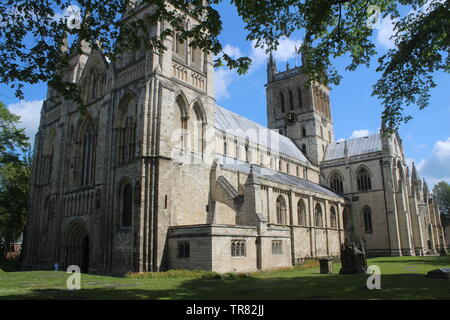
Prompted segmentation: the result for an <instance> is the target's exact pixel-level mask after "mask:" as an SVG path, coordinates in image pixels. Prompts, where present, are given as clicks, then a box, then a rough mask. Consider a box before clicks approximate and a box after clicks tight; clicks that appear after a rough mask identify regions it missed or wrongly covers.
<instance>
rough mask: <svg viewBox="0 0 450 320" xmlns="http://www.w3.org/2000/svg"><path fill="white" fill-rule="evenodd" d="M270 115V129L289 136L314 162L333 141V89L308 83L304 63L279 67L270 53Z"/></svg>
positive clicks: (268, 86) (268, 67)
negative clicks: (282, 69)
mask: <svg viewBox="0 0 450 320" xmlns="http://www.w3.org/2000/svg"><path fill="white" fill-rule="evenodd" d="M267 78H268V83H267V85H266V94H267V117H268V125H269V128H270V129H273V130H279V132H280V133H281V134H282V135H284V136H286V137H288V138H290V139H291V140H292V141H293V142H294V143H295V144H296V145H297V147H298V148H299V149H300V150H302V152H303V153H304V154H305V156H306V157H307V158H308V159H309V160H310V161H311V162H312V163H313V164H314V165H319V164H320V162H321V161H322V160H323V158H324V155H325V151H326V148H327V146H328V144H329V143H332V142H334V128H333V123H332V119H331V111H330V89H329V88H328V87H326V86H324V85H320V84H318V83H311V84H310V85H309V84H308V81H307V80H308V79H307V77H306V76H305V75H304V74H303V72H302V67H294V68H292V69H291V68H290V66H289V64H287V65H286V70H285V71H282V72H278V71H277V65H276V61H275V59H274V58H273V55H272V54H271V55H270V57H269V62H268V66H267Z"/></svg>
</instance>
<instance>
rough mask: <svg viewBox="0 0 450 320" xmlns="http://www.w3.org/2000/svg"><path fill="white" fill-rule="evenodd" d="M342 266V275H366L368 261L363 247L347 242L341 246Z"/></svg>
mask: <svg viewBox="0 0 450 320" xmlns="http://www.w3.org/2000/svg"><path fill="white" fill-rule="evenodd" d="M341 264H342V269H341V271H340V272H339V273H340V274H365V273H366V271H367V260H366V252H365V250H364V248H363V246H362V245H361V244H355V243H354V242H352V243H348V242H347V241H345V243H343V244H342V246H341Z"/></svg>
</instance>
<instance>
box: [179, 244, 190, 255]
mask: <svg viewBox="0 0 450 320" xmlns="http://www.w3.org/2000/svg"><path fill="white" fill-rule="evenodd" d="M190 256H191V243H190V242H189V241H178V258H189V257H190Z"/></svg>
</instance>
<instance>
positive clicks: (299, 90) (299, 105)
mask: <svg viewBox="0 0 450 320" xmlns="http://www.w3.org/2000/svg"><path fill="white" fill-rule="evenodd" d="M297 96H298V108H299V109H302V108H303V99H302V90H301V89H300V88H297Z"/></svg>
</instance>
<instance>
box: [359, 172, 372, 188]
mask: <svg viewBox="0 0 450 320" xmlns="http://www.w3.org/2000/svg"><path fill="white" fill-rule="evenodd" d="M357 180H358V190H359V191H367V190H371V189H372V183H371V181H370V173H369V171H368V170H367V169H366V168H364V167H361V168H360V169H359V170H358V174H357Z"/></svg>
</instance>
